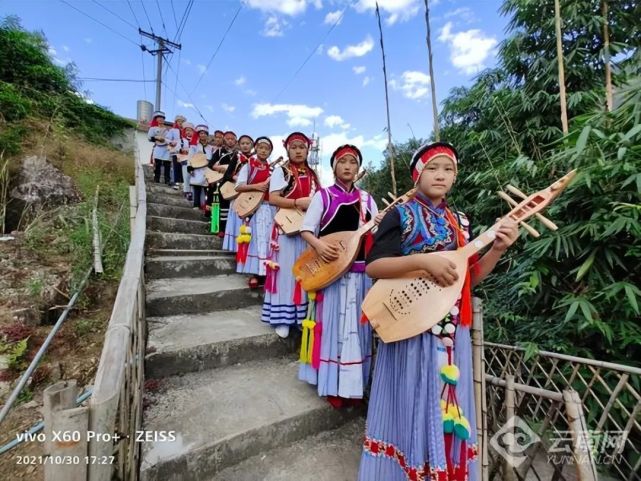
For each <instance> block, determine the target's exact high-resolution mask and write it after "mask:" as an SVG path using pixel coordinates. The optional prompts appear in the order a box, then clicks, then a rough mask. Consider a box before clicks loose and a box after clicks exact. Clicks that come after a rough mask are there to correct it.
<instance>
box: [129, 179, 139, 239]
mask: <svg viewBox="0 0 641 481" xmlns="http://www.w3.org/2000/svg"><path fill="white" fill-rule="evenodd" d="M137 210H138V197H137V195H136V186H135V185H130V186H129V236H130V237H131V235H132V234H133V232H134V222H135V221H136V211H137Z"/></svg>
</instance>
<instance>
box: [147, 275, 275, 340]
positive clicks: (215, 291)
mask: <svg viewBox="0 0 641 481" xmlns="http://www.w3.org/2000/svg"><path fill="white" fill-rule="evenodd" d="M263 296H264V292H263V291H262V290H258V289H249V288H248V287H247V276H243V275H240V274H230V275H220V276H211V277H197V278H191V277H182V278H176V279H156V280H150V281H147V316H149V317H154V316H174V315H179V314H202V313H204V312H213V311H224V310H227V309H236V308H241V307H249V306H256V305H261V304H262V302H263ZM194 335H197V334H196V333H194Z"/></svg>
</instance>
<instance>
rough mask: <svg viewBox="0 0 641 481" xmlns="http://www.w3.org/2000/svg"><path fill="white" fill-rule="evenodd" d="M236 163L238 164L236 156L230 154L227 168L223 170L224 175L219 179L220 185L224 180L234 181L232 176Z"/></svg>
mask: <svg viewBox="0 0 641 481" xmlns="http://www.w3.org/2000/svg"><path fill="white" fill-rule="evenodd" d="M236 165H238V156H237V155H232V158H231V160H230V161H229V164H228V165H227V170H226V171H225V175H223V178H222V179H221V181H220V183H221V185H222V184H224V183H225V182H233V181H234V180H233V177H234V173H235V172H236Z"/></svg>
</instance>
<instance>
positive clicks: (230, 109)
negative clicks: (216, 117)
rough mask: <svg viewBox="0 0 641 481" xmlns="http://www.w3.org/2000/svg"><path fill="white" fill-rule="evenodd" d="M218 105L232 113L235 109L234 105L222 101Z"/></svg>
mask: <svg viewBox="0 0 641 481" xmlns="http://www.w3.org/2000/svg"><path fill="white" fill-rule="evenodd" d="M220 106H221V107H222V109H223V110H224V111H225V112H229V113H232V112H233V111H235V110H236V106H235V105H229V104H226V103H224V102H223V103H222V104H221V105H220Z"/></svg>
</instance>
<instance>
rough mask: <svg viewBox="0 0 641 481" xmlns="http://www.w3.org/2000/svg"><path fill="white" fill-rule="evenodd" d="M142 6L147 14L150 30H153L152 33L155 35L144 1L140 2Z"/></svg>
mask: <svg viewBox="0 0 641 481" xmlns="http://www.w3.org/2000/svg"><path fill="white" fill-rule="evenodd" d="M140 4H141V5H142V10H143V11H144V12H145V17H147V23H149V30H151V33H154V27H152V26H151V20H149V14H148V13H147V9H146V8H145V2H144V0H140Z"/></svg>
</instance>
